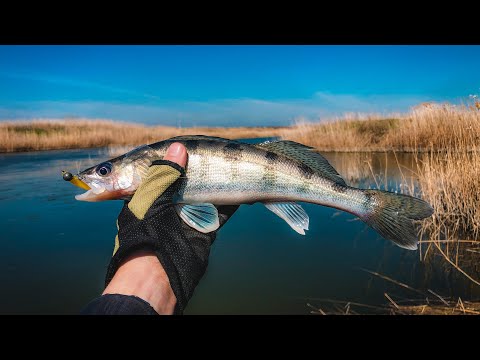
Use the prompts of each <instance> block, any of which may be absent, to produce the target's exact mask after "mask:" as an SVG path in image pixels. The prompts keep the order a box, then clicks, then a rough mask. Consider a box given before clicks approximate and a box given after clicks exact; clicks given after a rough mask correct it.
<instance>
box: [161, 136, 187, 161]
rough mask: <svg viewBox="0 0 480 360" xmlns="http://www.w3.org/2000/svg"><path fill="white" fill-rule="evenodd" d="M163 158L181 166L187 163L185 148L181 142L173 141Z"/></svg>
mask: <svg viewBox="0 0 480 360" xmlns="http://www.w3.org/2000/svg"><path fill="white" fill-rule="evenodd" d="M163 160H169V161H171V162H174V163H177V164H178V165H180V166H181V167H185V165H187V149H186V148H185V146H184V145H183V144H181V143H178V142H176V143H173V144H172V145H170V146H169V148H168V149H167V153H166V154H165V156H164V157H163Z"/></svg>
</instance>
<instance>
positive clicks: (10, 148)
mask: <svg viewBox="0 0 480 360" xmlns="http://www.w3.org/2000/svg"><path fill="white" fill-rule="evenodd" d="M282 130H283V129H282V128H275V127H234V128H208V127H206V128H202V127H196V128H176V127H169V126H146V125H142V124H133V123H124V122H117V121H112V120H104V119H39V120H33V121H11V122H3V123H2V122H0V152H24V151H39V150H60V149H84V148H94V147H104V146H135V145H141V144H148V143H154V142H157V141H161V140H164V139H168V138H171V137H173V136H179V135H187V134H202V135H211V136H220V137H225V138H254V137H269V136H280V134H281V131H282Z"/></svg>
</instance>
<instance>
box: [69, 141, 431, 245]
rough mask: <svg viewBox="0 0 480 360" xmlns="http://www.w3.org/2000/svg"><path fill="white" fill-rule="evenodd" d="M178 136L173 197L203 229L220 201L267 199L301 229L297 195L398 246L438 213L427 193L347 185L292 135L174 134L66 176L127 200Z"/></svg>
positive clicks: (89, 194)
mask: <svg viewBox="0 0 480 360" xmlns="http://www.w3.org/2000/svg"><path fill="white" fill-rule="evenodd" d="M174 142H179V143H182V144H183V145H184V146H185V147H186V149H187V153H188V162H187V165H186V167H185V176H184V177H182V178H181V179H180V180H179V181H180V184H179V188H178V191H177V192H176V194H175V196H174V198H173V202H174V207H175V209H176V211H177V213H178V215H179V216H180V218H181V219H182V220H183V221H185V222H186V223H187V224H188V225H189V226H191V227H193V228H194V229H196V230H198V231H201V232H203V233H208V232H211V231H215V230H216V229H218V227H219V220H218V211H217V208H216V206H219V205H242V204H253V203H257V202H260V203H263V204H264V205H265V207H266V208H267V209H268V210H270V211H271V212H273V213H274V214H276V215H277V216H279V217H280V218H281V219H283V220H284V221H285V222H286V223H287V224H288V225H289V226H290V227H291V228H292V229H293V230H295V231H296V232H297V233H299V234H301V235H305V231H306V230H308V229H309V222H310V220H309V216H308V214H307V213H306V211H305V210H304V209H303V207H302V206H301V204H299V202H305V203H312V204H317V205H322V206H327V207H331V208H335V209H338V210H342V211H345V212H348V213H351V214H353V215H355V216H357V217H358V218H359V219H361V220H362V221H363V222H365V223H366V224H367V225H369V226H370V227H372V228H373V229H374V230H376V231H377V232H378V233H379V234H380V235H381V236H382V237H383V238H385V239H387V240H391V241H393V242H394V243H395V244H396V245H398V246H399V247H401V248H405V249H409V250H415V249H417V247H418V238H417V232H416V228H415V226H416V224H417V222H418V220H422V219H424V218H427V217H429V216H431V215H432V214H433V208H432V206H431V205H430V204H429V203H427V202H426V201H424V200H422V199H419V198H416V197H412V196H408V195H403V194H397V193H392V192H388V191H384V190H374V189H360V188H356V187H352V186H349V185H348V184H347V183H346V182H345V180H344V179H343V178H342V177H341V176H340V174H339V173H338V172H337V171H336V170H335V169H334V168H333V166H332V165H331V164H330V163H329V162H328V161H327V160H326V159H325V158H324V157H323V156H322V155H321V154H320V153H319V152H317V151H315V149H314V148H312V147H310V146H306V145H303V144H300V143H297V142H293V141H289V140H273V141H266V142H263V143H259V144H248V143H244V142H241V141H238V140H230V139H225V138H220V137H212V136H203V135H186V136H177V137H173V138H170V139H167V140H164V141H160V142H157V143H154V144H150V145H142V146H139V147H137V148H135V149H133V150H131V151H129V152H128V153H126V154H124V155H121V156H118V157H116V158H113V159H111V160H108V161H104V162H102V163H100V164H98V165H96V166H93V167H90V168H88V169H85V170H83V171H81V172H80V173H79V174H77V175H75V176H72V174H70V173H64V179H65V180H68V181H71V182H73V183H74V185H77V186H79V187H81V188H83V189H86V190H87V191H86V192H85V193H83V194H79V195H76V196H75V198H76V199H77V200H80V201H92V202H95V201H103V200H115V199H123V200H129V199H131V197H132V196H133V194H134V193H135V190H136V189H137V188H138V186H139V185H140V184H141V183H142V179H144V178H145V176H146V174H147V172H148V169H149V166H150V165H151V163H152V161H154V160H159V159H163V156H164V155H165V153H166V150H167V148H168V147H169V146H170V145H171V144H172V143H174Z"/></svg>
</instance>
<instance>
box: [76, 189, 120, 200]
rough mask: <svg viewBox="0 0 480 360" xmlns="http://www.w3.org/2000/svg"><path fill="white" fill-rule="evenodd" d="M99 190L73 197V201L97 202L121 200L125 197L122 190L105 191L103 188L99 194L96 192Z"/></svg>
mask: <svg viewBox="0 0 480 360" xmlns="http://www.w3.org/2000/svg"><path fill="white" fill-rule="evenodd" d="M99 190H100V189H98V188H97V189H95V188H94V189H90V190H88V191H86V192H84V193H83V194H78V195H75V199H76V200H79V201H89V202H97V201H104V200H117V199H122V198H123V197H124V196H125V193H124V192H123V191H122V190H115V191H107V190H105V189H104V188H103V189H102V191H101V192H98V191H99Z"/></svg>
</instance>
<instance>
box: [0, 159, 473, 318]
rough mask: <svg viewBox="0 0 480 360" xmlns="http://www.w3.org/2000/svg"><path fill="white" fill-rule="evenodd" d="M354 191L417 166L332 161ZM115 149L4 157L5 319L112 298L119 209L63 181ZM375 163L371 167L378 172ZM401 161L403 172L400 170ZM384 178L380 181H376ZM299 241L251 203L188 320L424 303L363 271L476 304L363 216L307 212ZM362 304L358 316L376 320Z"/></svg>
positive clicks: (215, 256) (226, 233)
mask: <svg viewBox="0 0 480 360" xmlns="http://www.w3.org/2000/svg"><path fill="white" fill-rule="evenodd" d="M324 155H325V156H326V157H327V158H328V159H329V161H330V162H331V164H332V165H333V166H334V167H335V168H336V169H337V170H338V171H339V173H340V174H341V175H343V176H344V177H345V179H346V180H347V183H349V184H352V185H356V186H362V187H365V188H366V187H376V186H377V184H376V183H375V181H374V180H373V177H372V172H373V173H374V174H377V175H378V179H381V182H382V184H385V183H386V184H387V186H388V187H389V188H390V189H394V188H398V186H399V184H400V183H401V181H402V177H406V178H407V179H410V178H411V176H412V172H411V171H409V169H413V168H414V165H415V164H414V162H413V158H412V157H411V156H410V155H408V154H400V155H398V156H397V159H395V157H394V155H391V154H390V155H386V154H382V153H378V154H376V153H368V154H348V153H325V154H324ZM108 158H109V156H108V154H107V150H106V149H83V150H61V151H43V152H29V153H17V154H0V229H1V233H0V269H1V271H0V286H1V288H2V296H1V297H0V314H76V313H78V312H79V311H80V309H81V308H82V307H83V306H84V305H85V304H87V303H88V302H89V301H90V300H91V299H93V298H94V297H96V296H97V295H98V294H100V293H101V291H102V290H103V282H104V275H105V271H106V267H107V265H108V262H109V259H110V256H111V253H112V249H113V244H114V238H115V234H116V226H115V220H116V217H117V215H118V213H119V211H120V209H121V206H122V202H121V201H108V202H102V203H85V202H79V201H76V200H75V199H74V195H75V194H78V193H81V192H82V190H81V189H78V188H75V187H73V186H71V185H70V184H68V183H66V182H65V181H63V179H62V177H61V170H64V169H65V170H68V171H71V172H75V173H76V172H77V171H78V170H81V169H84V168H85V167H87V166H91V165H94V164H97V163H99V162H100V161H103V160H106V159H108ZM369 164H370V165H369ZM397 164H401V165H402V167H401V168H402V169H403V170H402V171H399V167H398V166H397ZM378 179H377V181H378ZM304 208H305V210H306V211H307V213H308V214H309V216H310V230H309V231H308V232H307V235H306V236H301V235H299V234H297V233H296V232H294V231H293V230H291V229H290V228H289V226H288V225H287V224H286V223H285V222H284V221H283V220H281V219H280V218H278V217H276V216H275V215H274V214H273V213H271V212H270V211H268V210H267V209H266V208H265V207H264V206H263V205H261V204H255V205H250V206H249V205H244V206H242V207H241V208H240V209H239V210H238V212H237V213H236V214H235V216H234V217H232V219H231V220H230V221H229V223H228V224H227V225H226V226H225V227H224V228H222V230H221V231H220V232H219V234H218V237H217V240H216V241H215V243H214V245H213V247H212V250H211V255H210V265H209V267H208V270H207V274H206V275H205V277H204V278H203V280H202V281H201V283H200V285H199V286H198V288H197V289H196V291H195V294H194V297H193V298H192V300H191V301H190V303H189V306H188V308H187V310H186V314H308V313H310V311H311V310H312V309H311V307H310V306H308V305H307V304H310V305H312V306H313V307H325V306H328V304H331V302H330V300H334V301H338V302H339V304H340V305H337V309H338V311H340V310H341V303H340V302H341V301H344V302H352V303H360V304H365V305H369V306H378V305H382V304H385V303H387V300H386V298H385V296H384V294H385V293H388V294H389V295H390V296H391V297H392V298H395V299H402V298H415V297H418V296H419V295H418V294H417V293H415V292H414V291H411V290H408V289H405V288H403V287H401V286H398V285H396V284H394V283H391V282H389V281H386V280H384V279H382V278H380V277H378V276H373V275H371V274H369V273H368V272H366V271H364V270H363V269H367V270H371V271H375V272H378V273H380V274H382V275H385V276H388V277H390V278H392V279H394V280H396V281H399V282H402V283H405V284H408V285H409V286H411V287H413V288H415V289H420V290H422V291H426V290H427V289H432V290H434V291H435V292H436V293H439V294H442V295H443V296H462V298H469V297H471V296H473V295H474V294H472V291H473V290H472V288H471V286H470V285H469V283H468V282H467V281H464V279H463V278H462V277H461V276H458V274H457V273H456V272H455V271H452V270H451V269H450V268H449V267H448V266H446V265H442V264H437V263H436V262H421V261H420V257H419V254H418V252H415V251H408V250H404V249H401V248H398V247H396V246H395V245H393V244H392V243H390V242H388V241H385V240H383V239H382V238H381V237H380V236H379V235H377V233H376V232H375V231H374V230H372V229H370V228H368V227H367V226H366V225H365V224H364V223H362V222H361V221H358V220H356V219H355V217H354V216H353V215H350V214H347V213H344V212H339V211H337V210H335V209H330V208H326V207H322V206H317V205H311V204H304ZM372 311H373V310H372V308H369V307H359V308H358V309H357V312H361V313H368V312H372Z"/></svg>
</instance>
